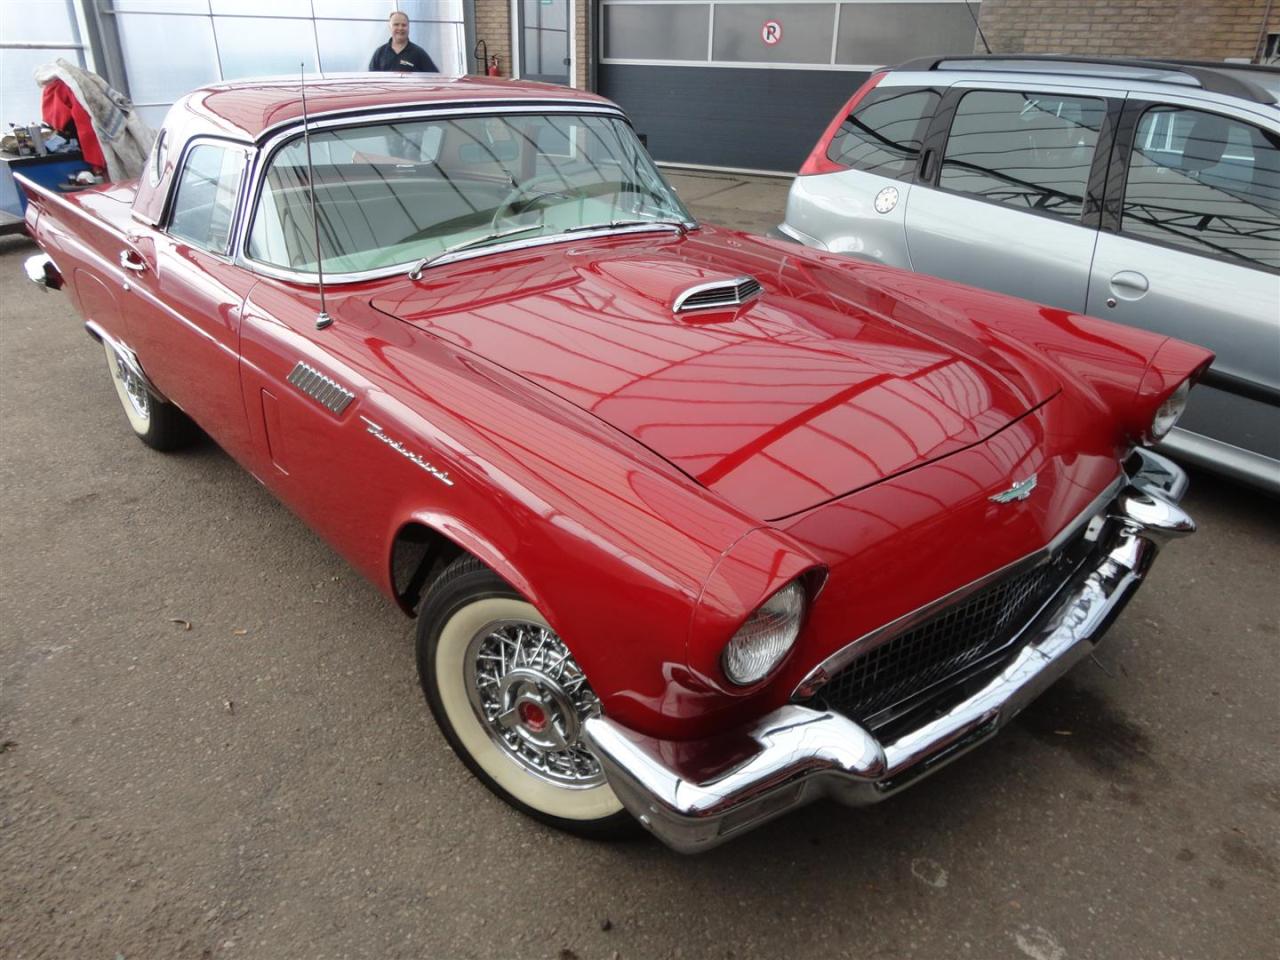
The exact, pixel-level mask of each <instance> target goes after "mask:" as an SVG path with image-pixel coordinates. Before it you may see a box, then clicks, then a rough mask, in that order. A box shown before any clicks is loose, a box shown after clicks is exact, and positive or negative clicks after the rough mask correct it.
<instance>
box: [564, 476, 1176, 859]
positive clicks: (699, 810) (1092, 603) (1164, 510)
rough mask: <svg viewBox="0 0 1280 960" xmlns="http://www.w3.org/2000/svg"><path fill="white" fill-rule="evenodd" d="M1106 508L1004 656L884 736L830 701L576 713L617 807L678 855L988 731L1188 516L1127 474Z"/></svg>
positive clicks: (875, 796) (905, 773)
mask: <svg viewBox="0 0 1280 960" xmlns="http://www.w3.org/2000/svg"><path fill="white" fill-rule="evenodd" d="M1174 469H1175V470H1176V468H1174ZM1106 506H1107V510H1106V512H1107V514H1108V515H1109V516H1111V517H1112V518H1113V519H1114V520H1115V521H1116V522H1112V523H1110V524H1108V525H1107V527H1106V529H1105V531H1104V532H1103V542H1102V543H1100V544H1099V546H1098V548H1097V551H1096V552H1095V554H1094V560H1093V561H1091V562H1090V563H1087V564H1085V565H1084V567H1082V568H1081V569H1080V570H1079V571H1077V573H1076V574H1075V575H1074V576H1073V577H1072V578H1071V580H1070V581H1069V582H1068V584H1067V585H1066V587H1065V588H1064V589H1063V590H1062V591H1061V593H1060V594H1059V598H1058V600H1057V601H1056V602H1055V603H1054V604H1052V605H1051V607H1050V608H1049V609H1047V610H1046V611H1044V612H1043V613H1042V614H1041V615H1040V616H1039V617H1038V618H1037V619H1036V621H1035V622H1034V623H1032V624H1031V625H1030V626H1029V627H1028V631H1027V632H1028V637H1029V640H1028V642H1027V643H1026V644H1025V646H1023V647H1022V649H1021V650H1020V651H1019V652H1018V654H1017V655H1016V656H1015V657H1014V658H1013V659H1012V661H1011V662H1010V663H1009V664H1008V665H1007V666H1006V667H1005V668H1004V669H1003V670H1001V671H1000V673H999V674H997V675H996V676H995V677H993V678H992V679H991V680H990V681H989V682H987V683H986V684H985V685H984V686H983V687H982V688H981V689H979V690H977V691H976V692H974V693H972V694H971V695H970V696H968V697H967V698H966V699H964V700H963V701H962V702H960V703H958V704H956V705H955V706H953V707H952V708H951V709H949V710H948V711H947V712H946V713H944V714H943V715H941V716H939V717H937V718H936V719H934V720H932V721H930V722H928V723H925V724H924V725H923V726H920V727H918V728H917V729H915V730H912V731H909V732H907V733H905V734H903V735H901V736H900V737H898V739H896V740H894V741H893V742H891V743H886V744H882V743H880V742H879V741H878V740H876V738H875V737H874V736H873V735H872V734H871V733H869V732H868V731H866V730H865V729H863V728H862V727H861V726H859V725H858V724H856V723H854V722H853V721H851V720H849V719H848V718H846V717H843V716H840V715H839V714H836V713H834V712H832V711H821V710H814V709H811V708H809V707H803V706H800V705H799V704H787V705H785V706H783V707H780V708H779V709H777V710H775V711H774V712H772V713H770V714H768V715H767V716H765V717H762V718H761V719H760V720H758V721H756V722H755V723H753V724H749V725H747V726H746V727H744V728H742V729H740V730H738V731H732V732H729V733H728V734H726V735H721V736H718V737H711V738H708V739H707V740H704V741H692V742H680V743H675V742H668V741H660V740H656V739H653V738H650V737H646V736H644V735H642V734H639V733H637V732H635V731H633V730H629V729H627V728H626V727H623V726H622V725H621V724H619V723H617V722H616V721H614V720H611V719H610V718H608V717H604V716H601V717H593V718H590V719H588V720H587V721H586V724H585V727H584V739H585V740H586V742H587V744H588V746H589V747H590V749H591V750H592V752H593V753H594V754H595V755H596V757H597V758H598V759H599V760H600V762H601V765H602V766H603V767H604V770H605V774H606V776H607V778H608V781H609V785H610V787H612V788H613V791H614V793H616V794H617V796H618V799H619V800H621V801H622V803H623V805H624V806H625V807H626V808H627V810H629V811H630V812H631V813H632V815H634V816H635V817H636V818H637V819H638V820H639V821H640V823H641V824H643V825H644V826H645V827H646V828H648V829H649V830H650V831H651V832H652V833H653V834H654V835H655V836H657V837H658V838H659V839H660V840H662V841H663V842H664V843H666V844H667V845H668V846H670V847H672V848H673V849H675V850H678V851H680V852H682V853H695V852H699V851H702V850H706V849H709V848H711V847H713V846H716V845H718V844H720V843H723V842H724V841H726V840H728V839H730V838H731V837H733V836H736V835H738V834H740V833H743V832H746V831H747V830H750V829H753V828H754V827H757V826H759V825H761V824H763V823H765V822H767V821H769V820H772V819H774V818H775V817H778V816H781V815H782V814H784V813H787V812H789V811H791V810H794V809H796V808H798V807H801V806H804V805H805V804H808V803H811V802H812V801H814V800H816V799H818V798H820V797H824V796H826V797H831V798H832V799H835V800H837V801H839V802H841V803H844V804H848V805H861V804H869V803H876V802H878V801H880V800H883V799H885V798H886V797H889V796H891V795H893V794H894V793H896V792H898V791H899V790H902V789H904V788H906V787H908V786H910V785H911V784H913V783H915V782H916V781H917V780H920V779H922V778H923V777H925V776H928V775H929V774H930V773H933V772H934V771H935V770H937V769H940V768H941V767H942V766H944V765H945V764H947V763H949V762H951V761H952V760H954V759H955V758H957V757H959V756H960V755H961V754H963V753H965V752H967V751H968V750H970V749H972V748H973V747H975V746H977V745H978V744H980V743H982V742H983V741H985V740H987V739H988V738H990V737H991V736H992V735H994V734H995V733H996V731H997V730H999V729H1000V728H1001V727H1003V726H1004V725H1005V724H1006V723H1008V722H1009V721H1010V720H1011V719H1012V718H1013V717H1015V716H1016V715H1017V714H1018V713H1019V712H1020V711H1021V710H1022V709H1023V708H1024V707H1025V706H1026V705H1027V704H1028V703H1030V702H1031V701H1032V700H1034V699H1035V698H1036V697H1037V696H1039V695H1040V694H1041V693H1042V692H1043V691H1044V690H1045V689H1047V688H1048V687H1049V686H1050V685H1051V684H1052V683H1053V682H1054V681H1056V680H1057V679H1058V678H1059V677H1061V676H1062V675H1063V674H1064V673H1066V672H1067V671H1068V670H1070V669H1071V668H1072V667H1073V666H1075V665H1076V664H1077V663H1078V662H1080V661H1081V660H1082V659H1084V658H1085V657H1087V656H1089V654H1090V653H1092V652H1093V650H1094V647H1095V645H1096V644H1097V643H1098V642H1099V641H1100V640H1101V638H1102V636H1103V634H1104V633H1105V632H1106V629H1107V627H1108V626H1110V624H1111V622H1112V620H1114V618H1115V617H1116V615H1117V614H1119V612H1120V611H1121V610H1122V609H1123V608H1124V606H1125V604H1126V603H1127V602H1128V600H1129V598H1130V597H1131V596H1132V595H1133V593H1134V591H1135V590H1136V589H1137V588H1138V587H1139V586H1140V585H1141V583H1142V580H1143V579H1144V577H1145V576H1146V573H1147V570H1148V569H1149V567H1150V565H1151V562H1152V560H1153V559H1154V558H1155V556H1156V554H1157V553H1158V551H1159V550H1160V546H1161V543H1162V542H1163V541H1164V540H1166V539H1167V538H1168V537H1169V536H1176V535H1180V534H1181V533H1185V532H1187V531H1189V530H1191V529H1194V526H1195V525H1194V523H1192V521H1191V519H1190V518H1189V517H1187V516H1186V514H1184V513H1183V512H1182V511H1181V509H1180V508H1179V507H1178V506H1177V505H1176V504H1175V503H1173V502H1172V501H1170V500H1167V499H1165V497H1164V495H1163V494H1161V493H1158V492H1154V491H1153V489H1152V488H1148V487H1144V486H1143V485H1142V476H1141V473H1140V472H1139V474H1138V475H1136V476H1135V477H1133V478H1132V483H1131V485H1130V486H1127V487H1125V488H1124V489H1123V490H1122V491H1121V492H1120V495H1119V496H1117V497H1115V498H1114V500H1112V501H1111V502H1110V503H1109V504H1108V505H1106ZM744 739H745V740H746V742H749V743H753V744H754V750H752V751H750V752H749V753H748V755H747V756H745V757H741V756H740V757H739V758H738V759H736V760H735V761H734V762H733V763H732V765H731V766H729V767H728V768H727V769H723V770H721V771H719V772H715V773H712V774H710V775H708V774H707V773H705V771H706V770H708V769H711V770H714V769H715V767H714V764H715V762H716V760H717V758H719V757H721V756H723V753H722V751H723V749H724V747H723V745H724V744H725V743H726V742H737V741H739V740H744Z"/></svg>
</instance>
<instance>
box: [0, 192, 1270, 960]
mask: <svg viewBox="0 0 1280 960" xmlns="http://www.w3.org/2000/svg"><path fill="white" fill-rule="evenodd" d="M672 178H673V180H675V181H676V182H677V183H678V184H679V186H680V188H681V190H682V193H683V195H684V196H685V198H686V199H687V200H688V201H689V202H690V204H691V205H692V207H693V208H694V210H695V211H696V212H697V213H698V214H699V215H700V216H702V217H704V218H706V219H709V220H717V221H721V222H728V223H731V224H734V225H739V226H743V227H745V228H749V229H756V230H762V229H764V228H765V227H768V226H770V225H772V224H773V223H774V222H776V220H777V219H778V217H779V215H780V212H781V208H782V198H783V197H784V196H785V190H786V184H785V182H778V181H768V180H754V181H753V180H746V179H742V178H728V177H724V176H719V175H713V174H706V173H686V174H673V176H672ZM34 250H35V248H34V247H33V246H31V245H30V244H29V242H27V241H25V240H22V239H8V240H0V359H2V360H3V365H2V369H3V377H0V403H2V404H3V417H0V565H2V566H0V583H2V584H3V587H2V588H0V957H4V958H12V960H19V958H36V957H40V958H59V960H61V958H77V960H78V958H105V960H113V958H119V957H124V958H127V960H135V958H187V957H192V958H211V957H217V958H224V957H226V958H234V957H246V958H248V957H262V958H293V957H297V958H338V957H359V958H363V957H372V958H384V957H387V958H389V957H405V958H455V957H456V958H464V957H465V958H470V957H476V958H490V957H496V958H504V957H521V958H523V957H534V958H547V960H574V958H579V960H588V958H619V960H621V958H674V957H682V958H703V957H708V958H753V957H760V958H775V957H801V958H809V957H812V958H822V960H828V958H841V957H848V958H859V960H863V958H867V960H870V958H877V960H890V958H894V960H897V958H908V957H920V958H935V957H937V958H953V957H954V958H966V960H967V958H976V960H988V958H1010V960H1026V958H1031V960H1083V958H1102V960H1110V958H1124V960H1131V958H1136V960H1143V958H1169V960H1194V958H1269V957H1276V956H1277V955H1278V953H1277V944H1278V943H1280V919H1278V918H1280V849H1278V843H1277V840H1278V837H1280V829H1278V827H1280V752H1278V751H1277V744H1278V743H1280V707H1278V703H1280V697H1278V696H1277V694H1278V693H1280V681H1278V680H1277V677H1278V676H1280V655H1278V652H1277V648H1278V646H1280V600H1278V599H1277V593H1278V590H1280V577H1278V576H1277V572H1278V571H1280V509H1278V503H1277V501H1276V500H1275V499H1271V498H1268V497H1265V496H1263V495H1260V494H1257V493H1255V492H1253V491H1251V490H1249V489H1247V488H1244V487H1240V486H1236V485H1234V484H1231V483H1229V482H1226V481H1224V480H1220V479H1217V478H1215V477H1213V476H1211V475H1207V474H1203V473H1196V474H1194V476H1193V486H1192V489H1191V492H1190V494H1189V495H1188V497H1187V499H1186V501H1185V503H1186V505H1187V507H1188V509H1189V511H1190V512H1191V513H1192V514H1193V515H1194V516H1195V517H1196V518H1197V519H1198V520H1199V522H1200V524H1201V529H1200V532H1199V533H1197V534H1196V535H1195V536H1194V537H1192V538H1190V539H1187V540H1183V541H1180V542H1177V543H1174V544H1172V545H1170V546H1169V548H1168V549H1167V550H1166V551H1165V552H1164V553H1163V554H1162V556H1161V557H1160V558H1159V559H1158V560H1157V563H1156V565H1155V567H1154V569H1153V571H1152V574H1151V577H1150V580H1149V582H1148V583H1147V584H1146V586H1145V587H1144V588H1143V589H1142V590H1141V591H1140V592H1139V593H1138V595H1137V597H1136V598H1135V599H1134V601H1133V602H1132V603H1131V604H1130V606H1129V607H1128V609H1127V610H1126V611H1125V613H1124V615H1123V617H1122V618H1121V619H1120V621H1119V622H1118V623H1117V624H1116V626H1115V627H1114V628H1113V629H1112V631H1111V633H1110V635H1109V637H1108V638H1107V640H1106V641H1105V643H1104V644H1103V645H1102V647H1101V648H1100V650H1099V657H1098V659H1099V663H1097V664H1095V663H1090V662H1086V663H1084V664H1082V665H1081V666H1080V667H1079V668H1077V669H1076V670H1075V671H1074V672H1073V673H1072V674H1071V675H1070V676H1068V677H1067V678H1066V679H1065V680H1064V681H1063V682H1061V683H1060V684H1058V685H1057V686H1056V687H1055V688H1053V689H1052V690H1050V691H1049V692H1048V693H1047V694H1046V695H1045V696H1044V697H1042V698H1041V699H1040V700H1038V701H1037V702H1036V703H1034V704H1033V705H1032V706H1031V707H1029V708H1028V709H1027V711H1026V712H1025V713H1024V714H1023V715H1022V716H1021V717H1020V718H1019V719H1018V720H1017V721H1016V722H1015V723H1013V724H1012V725H1011V726H1010V727H1009V728H1008V729H1007V730H1005V731H1004V732H1003V733H1002V734H1001V735H1000V736H999V737H998V738H996V739H995V740H994V741H993V742H991V743H989V744H986V745H984V746H983V747H981V748H979V749H978V750H976V751H974V752H973V753H971V754H969V755H968V756H967V757H965V758H964V759H962V760H961V761H959V762H957V763H955V764H953V765H952V766H950V767H948V768H946V769H945V770H943V771H942V772H940V773H939V774H937V775H936V776H934V777H932V778H930V779H928V780H926V781H924V782H922V783H921V784H919V785H918V786H916V787H914V788H913V789H911V790H909V791H907V792H906V793H905V794H902V795H901V796H899V797H896V798H894V799H893V800H892V801H890V802H887V803H884V804H881V805H879V806H877V807H873V808H865V809H861V810H850V809H846V808H842V807H838V806H835V805H831V804H827V805H819V806H814V807H811V808H808V809H806V810H805V811H802V812H800V813H798V814H796V815H793V816H791V817H788V818H786V819H784V820H780V821H776V822H774V823H773V824H771V825H769V826H766V827H765V828H763V829H761V830H759V831H757V832H755V833H753V834H751V835H748V836H746V837H744V838H741V839H740V840H738V841H736V842H734V843H732V844H730V845H728V846H726V847H723V848H720V849H718V850H715V851H712V852H710V853H708V854H706V855H703V856H700V857H695V858H688V857H682V856H680V855H678V854H675V853H672V852H670V851H668V850H666V849H665V848H663V847H661V846H660V845H658V844H657V843H656V842H654V841H652V840H647V839H642V840H638V841H634V842H629V843H623V844H614V845H609V844H600V843H592V842H587V841H581V840H576V839H573V838H570V837H566V836H563V835H559V834H557V833H555V832H553V831H551V830H548V829H546V828H544V827H542V826H540V825H538V824H536V823H534V822H532V821H530V820H528V819H525V818H523V817H521V816H520V815H518V814H516V813H513V812H512V811H510V810H509V809H508V808H507V807H505V806H504V805H503V804H502V803H501V802H500V801H498V800H496V799H495V798H493V797H492V796H491V795H490V794H489V793H487V792H486V791H485V790H484V788H483V787H481V786H480V785H479V783H477V782H476V781H475V779H473V778H472V777H471V776H470V775H469V774H468V773H467V772H466V770H465V769H464V768H463V766H462V765H461V763H459V762H458V761H457V759H455V758H454V756H453V755H452V754H451V753H450V751H449V748H448V747H447V745H446V744H445V741H444V739H443V737H442V736H441V735H440V733H439V732H438V731H437V730H436V728H435V727H434V725H433V723H432V720H431V717H430V714H429V713H428V711H427V708H426V705H425V703H424V701H423V698H422V695H421V693H420V691H419V689H418V685H417V680H416V677H415V671H414V664H413V645H412V630H413V626H412V623H411V622H410V621H409V620H407V619H405V618H404V617H403V616H402V615H401V614H400V613H399V612H398V611H396V610H395V609H393V608H392V606H391V605H390V604H388V603H387V602H386V601H384V600H383V598H382V597H381V596H380V595H379V594H378V593H377V592H376V591H375V590H374V589H373V587H372V586H370V585H369V584H367V583H366V582H364V581H363V580H361V579H360V578H359V577H358V576H357V575H356V574H355V573H354V572H353V571H352V570H351V569H350V568H348V567H347V566H346V564H345V563H344V562H343V561H342V560H341V559H339V558H338V557H337V556H336V555H335V554H334V553H333V552H332V551H331V550H330V549H329V548H328V547H327V546H326V545H325V544H324V543H322V542H321V541H320V539H319V538H318V537H317V536H316V535H315V534H313V533H312V532H311V531H310V530H309V529H308V528H307V527H305V526H304V525H303V524H302V523H301V522H300V521H299V520H297V519H296V518H295V517H294V516H293V515H292V514H291V513H290V512H289V511H288V510H286V509H285V508H284V507H282V506H280V505H279V504H278V503H277V502H276V501H275V500H273V499H272V497H271V496H270V495H269V494H268V493H267V492H266V491H265V490H264V489H263V488H262V487H261V486H259V485H258V484H257V483H256V482H255V481H254V480H253V479H252V478H251V477H250V476H249V475H248V474H247V473H245V472H244V471H242V470H241V469H240V468H239V467H237V466H236V464H234V463H233V462H232V461H231V460H230V459H229V458H228V457H227V456H226V455H225V454H224V453H222V451H221V450H219V449H218V448H217V447H216V446H214V445H213V444H212V443H210V442H205V443H202V444H200V445H198V446H197V447H195V448H194V449H192V450H190V451H187V452H184V453H181V454H177V455H161V454H157V453H154V452H152V451H151V450H149V449H147V448H145V447H144V446H142V445H141V444H140V443H138V442H137V441H136V440H134V439H133V438H132V437H131V436H130V434H129V429H128V427H127V425H126V423H125V420H124V417H123V415H122V413H121V411H120V409H119V406H118V403H117V400H116V398H115V395H114V393H113V390H112V387H111V385H110V383H109V381H108V378H107V373H106V370H105V362H104V358H103V353H102V349H101V348H100V347H99V346H98V345H97V344H96V343H95V342H94V341H92V340H91V339H90V338H89V337H88V336H86V335H85V333H84V331H83V329H82V327H81V321H80V319H79V318H78V317H77V316H75V315H74V313H73V311H72V308H71V305H70V303H69V301H68V299H67V297H66V296H65V295H63V294H57V293H52V294H48V295H42V294H41V293H39V292H38V291H37V290H36V289H35V288H34V287H31V286H30V285H29V284H27V282H26V281H25V280H24V279H21V277H20V266H21V261H22V259H23V257H25V256H27V255H29V254H31V253H32V252H34Z"/></svg>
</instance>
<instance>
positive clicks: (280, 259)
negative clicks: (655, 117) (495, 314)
mask: <svg viewBox="0 0 1280 960" xmlns="http://www.w3.org/2000/svg"><path fill="white" fill-rule="evenodd" d="M307 166H308V165H307V160H306V148H305V145H304V144H303V142H302V141H301V139H295V140H293V141H291V142H290V143H289V144H288V145H287V146H285V147H284V148H282V149H281V150H279V151H278V152H277V153H276V154H275V156H274V157H273V159H272V161H271V166H270V168H269V169H268V171H267V176H266V181H265V185H264V187H263V191H262V194H261V197H260V199H259V202H258V209H257V212H256V213H255V215H254V219H253V225H252V227H251V229H250V236H249V247H248V253H249V256H250V257H252V258H253V259H255V260H259V261H263V262H265V263H271V264H277V265H280V266H284V267H291V268H293V269H297V270H301V271H305V272H313V271H314V270H315V261H316V252H315V240H314V232H313V228H312V220H311V206H310V194H309V191H308V189H307V184H308V182H309V180H310V179H311V178H310V177H309V176H308V173H307ZM311 168H312V170H313V171H314V183H315V190H316V204H317V208H318V212H319V224H320V244H321V250H322V251H323V255H324V267H325V270H326V271H329V272H340V273H347V272H361V271H365V270H374V269H379V268H382V267H389V266H393V265H398V264H407V263H412V262H414V261H415V260H417V259H419V258H421V257H429V256H432V255H433V254H437V253H440V252H441V251H442V250H444V249H445V248H446V247H449V246H452V245H455V244H458V243H460V242H468V241H473V240H481V241H482V242H483V240H482V238H488V237H489V236H490V235H491V234H494V233H502V232H505V231H516V232H517V233H518V234H519V235H521V236H525V235H527V236H529V237H537V236H551V235H556V234H560V233H563V232H565V231H567V230H571V229H573V228H577V227H582V226H596V225H600V224H606V225H607V224H609V223H610V222H611V221H613V220H618V219H630V218H642V219H679V220H687V219H688V216H689V215H688V213H687V211H685V209H684V207H683V206H682V205H681V204H680V201H679V200H678V199H677V198H676V197H675V195H674V194H673V193H672V192H671V190H670V188H669V187H668V186H667V185H666V183H665V182H664V181H663V180H662V177H661V176H660V175H659V174H658V172H657V170H656V168H655V167H654V166H653V162H652V161H651V160H650V159H649V157H648V154H646V153H645V152H644V149H643V148H642V147H641V146H640V144H639V142H638V141H637V140H636V138H635V134H634V133H632V131H631V128H630V127H629V126H628V125H627V124H625V123H624V122H622V121H620V120H614V119H608V118H603V117H579V116H562V115H556V116H534V115H522V116H510V117H500V116H492V117H459V118H453V119H437V120H411V121H404V122H400V123H396V124H376V125H366V126H361V127H352V128H348V129H344V130H326V131H322V132H319V133H317V134H316V135H314V136H313V137H312V164H311ZM494 239H497V238H494Z"/></svg>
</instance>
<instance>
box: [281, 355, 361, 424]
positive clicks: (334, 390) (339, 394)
mask: <svg viewBox="0 0 1280 960" xmlns="http://www.w3.org/2000/svg"><path fill="white" fill-rule="evenodd" d="M287 379H288V381H289V382H290V383H291V384H293V385H294V386H295V387H297V388H298V390H299V391H300V392H301V393H305V394H306V395H307V396H308V397H310V398H311V399H312V400H314V401H315V402H316V403H318V404H320V406H322V407H324V408H325V409H326V410H329V411H331V412H332V413H336V414H338V415H339V416H340V415H341V414H342V411H343V410H345V409H347V405H348V404H349V403H351V401H352V400H354V399H355V398H356V395H355V393H353V392H352V391H350V390H348V389H347V388H346V387H344V386H342V384H340V383H338V381H336V380H333V379H331V378H329V377H326V376H325V375H324V374H323V373H321V372H320V371H319V370H317V369H316V368H315V367H313V366H311V365H310V364H306V363H303V362H302V361H301V360H299V361H298V363H297V364H296V365H295V366H294V368H293V369H292V370H291V371H290V372H289V376H288V377H287Z"/></svg>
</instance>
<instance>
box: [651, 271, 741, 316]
mask: <svg viewBox="0 0 1280 960" xmlns="http://www.w3.org/2000/svg"><path fill="white" fill-rule="evenodd" d="M760 292H761V287H760V281H759V280H757V279H756V278H755V277H749V276H746V275H743V276H740V277H732V278H730V277H726V278H725V279H723V280H712V281H710V282H708V283H699V284H696V285H694V286H692V287H689V288H688V289H687V290H684V291H682V292H681V293H680V295H679V296H677V297H676V299H675V302H674V303H673V304H672V305H671V312H672V313H688V312H690V311H692V310H723V309H724V308H726V307H737V306H740V305H741V304H744V303H746V302H748V301H749V300H754V299H755V298H756V297H758V296H760ZM709 293H719V294H721V296H720V297H719V298H718V299H716V300H714V301H711V302H707V303H696V304H689V298H690V297H696V296H700V295H704V294H709Z"/></svg>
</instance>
